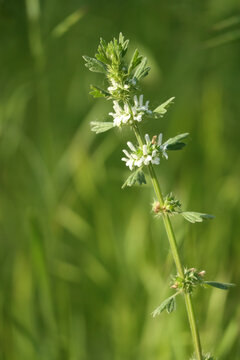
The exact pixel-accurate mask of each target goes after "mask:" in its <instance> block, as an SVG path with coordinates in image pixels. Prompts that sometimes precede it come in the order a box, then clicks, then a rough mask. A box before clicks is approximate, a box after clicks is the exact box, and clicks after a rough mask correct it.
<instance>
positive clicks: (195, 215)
mask: <svg viewBox="0 0 240 360" xmlns="http://www.w3.org/2000/svg"><path fill="white" fill-rule="evenodd" d="M180 214H181V215H182V216H183V217H184V218H185V219H186V220H187V221H189V222H191V223H196V222H202V221H203V220H208V219H214V216H213V215H210V214H203V213H199V212H194V211H183V212H181V213H180Z"/></svg>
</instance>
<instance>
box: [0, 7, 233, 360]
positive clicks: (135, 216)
mask: <svg viewBox="0 0 240 360" xmlns="http://www.w3.org/2000/svg"><path fill="white" fill-rule="evenodd" d="M120 31H122V32H123V34H124V35H125V36H126V37H127V38H129V39H130V41H131V43H130V53H131V51H132V50H133V49H135V47H138V48H139V50H140V51H141V52H142V53H143V54H145V55H146V56H147V57H148V59H149V64H150V65H151V68H152V70H151V73H150V75H149V76H148V77H147V78H146V79H145V80H144V81H143V83H142V87H143V92H144V94H145V97H146V99H150V104H152V106H153V107H154V106H157V105H159V103H161V102H163V101H164V100H166V99H167V98H169V97H171V96H176V100H175V104H174V105H173V106H171V108H170V109H169V111H168V114H167V115H166V116H165V118H164V119H161V120H159V121H153V120H152V121H150V122H149V123H148V124H147V125H145V127H144V131H145V132H146V131H148V132H150V133H151V134H154V133H159V132H163V133H164V139H166V138H169V137H172V136H174V135H176V134H178V133H181V132H182V133H183V132H189V133H190V134H191V136H190V141H189V142H188V145H187V147H186V148H185V149H184V150H183V151H181V152H176V153H172V154H171V156H170V158H169V160H168V161H162V163H161V166H160V167H159V169H158V175H159V178H160V182H161V184H162V188H163V191H164V193H165V194H166V193H168V192H170V191H174V193H175V195H176V196H177V197H178V198H179V199H180V200H181V201H182V202H183V204H184V208H185V209H188V210H195V211H202V212H209V213H212V214H214V215H215V216H216V218H215V219H214V221H209V222H205V223H203V224H196V225H192V224H190V223H187V222H185V221H184V220H183V219H182V218H181V219H178V218H176V219H175V218H174V219H173V225H174V229H175V231H176V234H177V238H178V242H179V246H180V248H181V255H182V259H183V262H184V264H185V265H186V266H189V267H192V266H195V267H197V268H198V269H199V270H202V269H205V270H206V271H207V275H206V278H207V279H208V280H216V281H217V280H218V281H225V282H234V283H236V284H238V283H239V276H240V266H239V252H240V242H239V237H240V224H239V216H240V211H239V209H240V206H239V205H240V204H239V195H240V186H239V176H240V166H239V165H240V155H239V149H240V147H239V131H240V125H239V124H240V123H239V114H240V101H239V93H240V4H239V0H227V1H226V0H225V1H224V0H209V1H206V0H202V1H197V0H195V1H194V0H171V1H163V0H161V1H153V0H148V1H147V0H129V1H106V0H102V1H97V0H86V1H81V0H68V1H63V0H51V1H47V0H45V1H40V0H26V1H23V0H1V1H0V44H1V53H0V66H1V73H0V80H1V92H0V164H1V165H0V166H1V171H0V234H1V252H0V263H1V272H0V289H1V291H0V341H1V346H0V353H1V356H0V358H1V359H4V360H35V359H36V360H43V359H44V360H48V359H49V360H55V359H56V360H67V359H69V360H123V359H124V360H136V359H138V360H156V359H161V360H174V359H176V360H180V359H189V358H190V355H191V353H192V344H191V337H190V333H189V327H188V322H187V318H186V312H185V307H184V303H183V299H181V298H179V299H178V308H177V312H174V313H173V314H171V315H168V314H165V313H164V314H162V315H161V316H160V317H159V318H157V319H152V317H151V315H150V313H151V311H153V310H154V308H155V307H156V306H158V305H159V304H160V302H161V301H162V300H163V299H164V298H165V297H167V296H169V294H170V293H171V291H170V290H169V281H170V276H171V274H174V273H175V268H174V265H173V262H172V258H171V255H170V254H169V247H168V242H167V239H166V236H165V233H164V231H163V229H162V226H161V225H162V224H161V221H159V220H157V219H155V218H154V217H153V216H152V214H151V202H152V200H153V197H154V194H153V191H152V189H151V186H150V182H149V181H148V184H147V186H144V187H135V188H131V189H130V188H129V189H125V190H121V185H122V183H123V182H124V179H125V178H126V177H127V175H128V171H127V168H126V167H125V166H124V164H123V163H122V162H121V161H120V158H121V156H122V154H121V149H122V148H123V146H125V143H126V141H127V140H129V139H133V138H132V134H131V133H128V132H127V131H126V130H123V131H122V132H117V131H116V132H115V131H110V132H108V133H106V134H102V135H98V136H95V134H93V133H91V132H90V127H89V122H90V121H91V120H100V121H101V120H104V119H105V120H107V119H108V118H109V117H108V115H107V114H108V112H109V111H111V103H110V102H106V101H105V100H102V99H99V100H94V99H92V98H91V97H90V96H89V95H88V92H89V85H90V84H91V83H93V84H96V85H99V86H105V85H106V84H105V82H104V80H103V78H102V77H101V74H94V73H90V72H89V71H88V70H87V69H86V68H85V66H84V62H83V59H82V55H85V54H86V55H89V56H93V55H94V54H95V51H96V47H97V45H98V42H99V37H100V36H102V37H104V38H105V39H106V40H107V41H109V40H110V39H111V38H112V37H113V36H118V34H119V32H120ZM239 295H240V292H239V288H238V287H236V288H234V289H232V290H231V291H230V292H224V291H220V290H217V289H215V290H214V289H209V290H204V289H199V290H198V291H197V292H196V293H195V294H194V303H195V308H196V312H197V318H198V323H199V326H200V328H201V336H202V342H203V347H204V350H205V351H212V352H213V353H214V354H215V355H216V356H217V357H219V359H222V360H224V359H225V360H226V359H231V360H239V359H240V344H239V327H240V305H239Z"/></svg>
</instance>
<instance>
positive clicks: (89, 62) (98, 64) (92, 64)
mask: <svg viewBox="0 0 240 360" xmlns="http://www.w3.org/2000/svg"><path fill="white" fill-rule="evenodd" d="M83 59H84V60H85V61H86V64H85V66H86V67H87V68H88V69H89V70H90V71H93V72H98V73H103V74H106V73H107V67H106V65H105V64H104V63H103V62H102V61H99V60H97V59H94V58H91V57H89V56H86V55H84V56H83Z"/></svg>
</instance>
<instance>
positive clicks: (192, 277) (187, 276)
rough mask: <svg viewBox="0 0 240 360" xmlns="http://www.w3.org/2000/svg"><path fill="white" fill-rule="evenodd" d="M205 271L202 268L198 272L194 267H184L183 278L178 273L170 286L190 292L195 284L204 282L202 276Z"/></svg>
mask: <svg viewBox="0 0 240 360" xmlns="http://www.w3.org/2000/svg"><path fill="white" fill-rule="evenodd" d="M205 273H206V272H205V271H204V270H202V271H200V272H199V271H198V270H197V269H195V268H191V269H184V278H182V277H180V276H179V275H176V276H174V277H173V281H172V286H171V288H172V289H175V290H178V291H179V290H183V291H184V292H185V293H189V294H191V293H192V292H193V290H194V289H195V288H196V287H197V286H199V285H203V284H204V281H203V277H204V275H205Z"/></svg>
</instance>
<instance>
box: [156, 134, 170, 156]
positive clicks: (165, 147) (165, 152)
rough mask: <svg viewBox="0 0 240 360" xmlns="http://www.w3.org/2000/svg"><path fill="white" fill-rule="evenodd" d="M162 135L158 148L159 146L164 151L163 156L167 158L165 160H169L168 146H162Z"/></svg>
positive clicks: (159, 138) (159, 137) (160, 135)
mask: <svg viewBox="0 0 240 360" xmlns="http://www.w3.org/2000/svg"><path fill="white" fill-rule="evenodd" d="M162 137H163V136H162V134H159V136H158V142H157V144H158V146H159V149H160V150H161V151H162V154H163V156H164V157H165V159H168V154H167V145H164V144H163V145H162Z"/></svg>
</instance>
